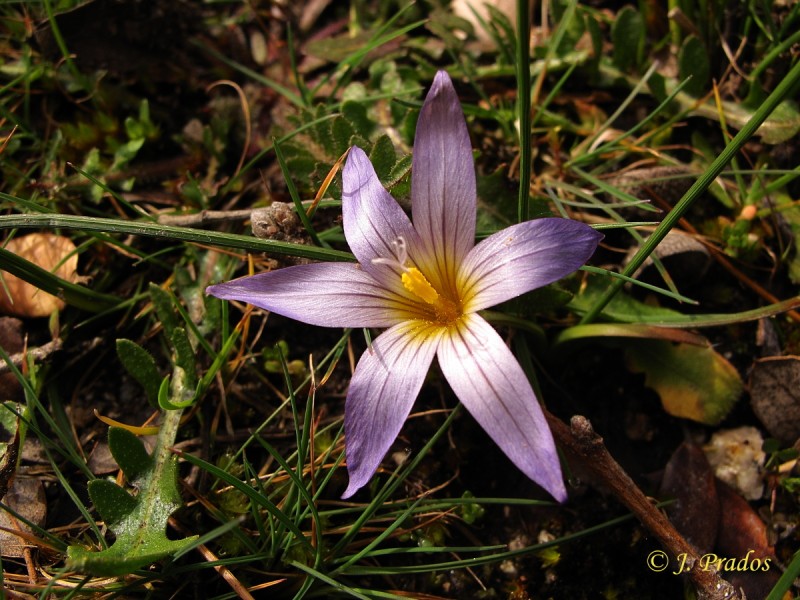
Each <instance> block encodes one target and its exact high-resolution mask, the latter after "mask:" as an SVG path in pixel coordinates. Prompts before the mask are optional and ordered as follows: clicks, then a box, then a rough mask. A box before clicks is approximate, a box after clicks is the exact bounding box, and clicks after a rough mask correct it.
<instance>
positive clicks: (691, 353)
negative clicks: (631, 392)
mask: <svg viewBox="0 0 800 600" xmlns="http://www.w3.org/2000/svg"><path fill="white" fill-rule="evenodd" d="M625 356H626V360H627V362H628V367H629V368H630V369H631V370H632V371H635V372H641V373H644V374H645V384H646V385H647V386H648V387H650V388H652V389H654V390H655V391H656V392H657V393H658V395H659V396H660V398H661V404H662V405H663V406H664V410H666V411H667V412H668V413H669V414H671V415H673V416H675V417H681V418H684V419H692V420H693V421H697V422H699V423H703V424H706V425H716V424H718V423H719V422H720V421H721V420H722V419H723V418H725V416H726V415H727V414H728V412H730V410H731V408H732V407H733V405H734V404H735V403H736V401H737V400H738V399H739V396H740V395H741V393H742V389H743V387H744V386H743V384H742V379H741V377H740V376H739V373H738V371H737V370H736V369H735V368H734V366H733V365H731V363H729V362H728V361H727V360H725V358H723V357H722V355H720V354H719V353H717V352H716V351H715V350H714V349H713V348H711V347H710V346H709V347H699V346H694V345H690V344H672V343H670V342H665V341H659V340H629V341H628V343H627V344H626V350H625Z"/></svg>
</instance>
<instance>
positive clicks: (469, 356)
mask: <svg viewBox="0 0 800 600" xmlns="http://www.w3.org/2000/svg"><path fill="white" fill-rule="evenodd" d="M438 357H439V365H440V366H441V369H442V372H443V373H444V376H445V378H446V379H447V381H448V382H449V383H450V387H452V388H453V391H454V392H455V393H456V396H458V399H459V400H461V402H462V404H463V405H464V406H466V407H467V410H469V412H470V413H471V414H472V416H473V417H475V420H476V421H478V423H480V425H481V427H483V429H484V430H485V431H486V433H488V434H489V436H490V437H491V438H492V439H493V440H494V441H495V443H496V444H497V445H498V446H499V447H500V449H501V450H502V451H503V452H505V454H506V456H508V458H510V459H511V462H513V463H514V464H515V465H517V467H518V468H519V469H520V470H521V471H522V472H523V473H525V475H527V476H528V477H530V478H531V479H533V480H534V481H535V482H536V483H538V484H539V485H541V486H542V487H543V488H544V489H545V490H547V491H548V492H549V493H550V494H551V495H552V496H553V497H554V498H555V499H556V500H558V501H559V502H563V501H564V500H566V498H567V490H566V488H565V487H564V482H563V479H562V476H561V465H560V463H559V461H558V454H557V453H556V448H555V444H554V443H553V436H552V434H551V433H550V428H549V427H548V426H547V421H546V420H545V418H544V415H543V414H542V409H541V408H540V407H539V403H538V402H537V400H536V396H535V395H534V393H533V390H532V389H531V385H530V383H529V382H528V379H527V378H526V377H525V373H523V371H522V368H521V367H520V366H519V363H517V360H516V359H515V358H514V355H513V354H511V351H510V350H509V349H508V348H507V347H506V345H505V344H504V343H503V340H502V339H501V338H500V336H499V335H498V334H497V332H496V331H495V330H494V329H492V327H491V325H489V324H488V323H487V322H486V321H484V320H483V318H481V317H480V316H478V315H476V314H471V315H466V316H465V317H464V318H463V319H462V321H461V322H460V323H459V326H458V327H457V328H453V329H451V334H450V335H446V336H444V337H443V338H442V341H441V343H440V345H439V354H438Z"/></svg>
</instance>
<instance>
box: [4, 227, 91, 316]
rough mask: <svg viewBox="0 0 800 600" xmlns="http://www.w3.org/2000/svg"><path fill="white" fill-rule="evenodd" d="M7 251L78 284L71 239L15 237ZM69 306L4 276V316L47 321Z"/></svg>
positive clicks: (42, 235) (33, 235)
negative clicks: (42, 318)
mask: <svg viewBox="0 0 800 600" xmlns="http://www.w3.org/2000/svg"><path fill="white" fill-rule="evenodd" d="M5 249H6V250H8V251H9V252H13V253H14V254H16V255H17V256H20V257H21V258H24V259H25V260H28V261H30V262H32V263H34V264H36V265H38V266H39V267H41V268H43V269H45V270H47V271H50V272H52V273H55V274H56V275H58V276H59V277H61V278H62V279H65V280H67V281H70V282H74V281H75V279H76V276H77V271H78V254H77V252H76V251H75V244H73V243H72V240H70V239H69V238H66V237H63V236H60V235H54V234H52V233H31V234H29V235H25V236H21V237H14V238H12V239H10V240H8V242H7V243H6V245H5ZM64 306H66V303H65V302H64V301H63V300H62V299H60V298H56V297H55V296H53V295H52V294H48V293H46V292H43V291H42V290H40V289H38V288H36V287H35V286H33V285H31V284H30V283H28V282H26V281H23V280H22V279H19V278H18V277H16V276H14V275H11V274H10V273H6V272H2V289H0V313H5V314H11V315H17V316H19V317H47V316H50V315H51V314H52V313H53V312H54V311H57V310H61V309H63V308H64Z"/></svg>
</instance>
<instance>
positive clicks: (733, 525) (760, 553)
mask: <svg viewBox="0 0 800 600" xmlns="http://www.w3.org/2000/svg"><path fill="white" fill-rule="evenodd" d="M717 496H718V497H719V502H720V511H721V520H720V528H719V536H718V538H717V555H718V556H720V557H725V558H726V559H728V560H730V559H734V558H735V559H737V560H735V561H733V562H731V563H729V564H726V565H725V567H724V568H725V571H726V573H725V576H726V579H728V581H730V582H731V584H732V585H734V587H736V588H737V589H738V588H742V589H744V591H745V594H746V596H747V597H748V598H766V597H767V595H768V594H769V592H770V590H772V588H773V587H774V586H775V584H776V583H777V581H778V578H779V577H780V574H781V572H780V568H779V567H778V561H777V559H776V558H775V548H773V547H772V546H771V545H770V544H769V541H768V540H767V526H766V524H765V523H764V521H762V520H761V518H760V517H759V516H758V514H756V512H755V511H754V510H753V509H752V508H751V507H750V505H749V504H748V503H747V502H746V501H745V499H744V498H742V497H741V496H740V495H739V494H737V493H736V492H735V491H733V489H732V488H730V487H728V486H727V485H726V484H725V483H723V482H722V481H720V480H717ZM767 561H769V562H767Z"/></svg>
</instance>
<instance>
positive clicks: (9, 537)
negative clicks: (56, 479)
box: [0, 477, 47, 558]
mask: <svg viewBox="0 0 800 600" xmlns="http://www.w3.org/2000/svg"><path fill="white" fill-rule="evenodd" d="M3 501H4V503H5V504H6V506H8V507H9V508H10V509H11V510H13V511H14V512H16V513H17V514H19V515H20V516H22V517H25V518H26V519H27V520H28V521H30V522H31V523H35V524H36V525H43V524H44V520H45V517H46V515H47V504H46V503H45V494H44V486H43V485H42V482H41V481H39V480H38V479H27V478H23V477H17V478H16V479H15V480H14V483H13V484H12V486H11V488H10V489H9V490H8V493H7V494H6V497H5V499H4V500H3ZM6 530H9V531H6ZM14 531H16V532H19V533H20V534H21V535H16V534H14V533H12V532H14ZM32 536H33V530H32V529H31V528H30V527H28V526H27V525H25V523H23V522H21V521H19V520H18V519H17V518H15V517H14V516H13V515H12V514H11V513H9V512H8V511H6V510H2V509H0V555H2V556H3V557H5V558H21V557H23V556H24V550H25V548H30V547H31V546H35V544H34V543H32V541H31V539H30V538H31V537H32Z"/></svg>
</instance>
